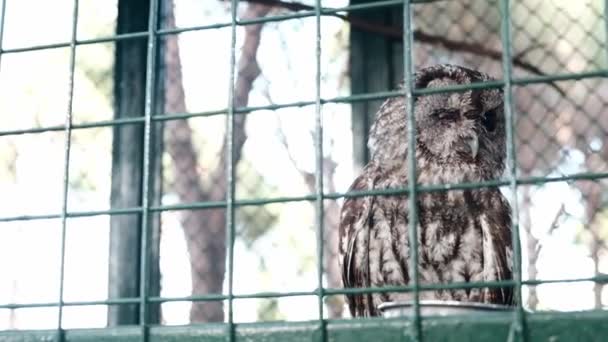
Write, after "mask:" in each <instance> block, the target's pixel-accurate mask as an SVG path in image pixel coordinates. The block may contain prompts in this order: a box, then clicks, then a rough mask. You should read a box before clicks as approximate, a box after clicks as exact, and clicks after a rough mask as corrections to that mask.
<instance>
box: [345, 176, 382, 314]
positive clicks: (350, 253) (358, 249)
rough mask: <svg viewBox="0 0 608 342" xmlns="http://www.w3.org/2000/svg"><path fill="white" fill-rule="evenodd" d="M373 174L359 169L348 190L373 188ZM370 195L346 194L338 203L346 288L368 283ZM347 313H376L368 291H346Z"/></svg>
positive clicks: (372, 197)
mask: <svg viewBox="0 0 608 342" xmlns="http://www.w3.org/2000/svg"><path fill="white" fill-rule="evenodd" d="M373 183H374V181H373V178H372V177H370V175H369V174H368V172H365V171H364V172H363V173H362V175H361V176H359V177H358V178H357V179H356V180H355V181H354V183H353V184H352V185H351V188H350V190H349V192H350V191H364V190H369V189H373V187H374V184H373ZM374 202H375V199H374V196H364V197H350V198H347V199H346V200H345V201H344V204H343V205H342V213H341V215H340V228H339V229H340V262H341V264H342V265H341V266H342V282H343V284H344V287H346V288H355V287H370V286H371V281H370V269H369V238H370V230H371V226H372V225H373V218H372V216H373V215H372V213H373V206H374ZM346 300H347V302H348V306H349V309H350V313H351V315H352V316H353V317H355V316H371V315H375V314H376V308H375V307H374V305H373V303H372V296H371V294H362V295H350V294H347V295H346Z"/></svg>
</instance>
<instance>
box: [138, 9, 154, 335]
mask: <svg viewBox="0 0 608 342" xmlns="http://www.w3.org/2000/svg"><path fill="white" fill-rule="evenodd" d="M158 8H159V6H158V1H157V0H151V1H150V11H149V14H148V16H149V17H148V49H147V53H146V54H147V56H146V59H147V61H146V95H145V108H144V111H145V113H144V117H145V120H144V136H143V139H144V141H143V145H144V151H143V153H144V155H143V165H142V167H143V170H142V171H143V172H142V203H141V206H142V211H141V243H140V256H139V259H140V275H139V297H140V301H139V327H140V329H141V334H142V335H141V336H142V338H141V340H142V341H143V342H146V341H148V340H149V327H148V320H149V319H150V318H149V317H148V316H149V307H148V291H149V287H150V286H149V276H148V273H149V267H148V264H149V250H148V249H149V247H148V245H149V240H150V170H151V165H150V153H151V146H152V143H153V142H152V139H154V138H158V137H153V136H152V111H153V110H154V103H155V96H154V95H155V94H154V89H155V84H156V61H157V55H156V50H157V49H156V47H157V38H158V37H157V35H156V31H155V30H156V28H157V27H158V21H157V20H158Z"/></svg>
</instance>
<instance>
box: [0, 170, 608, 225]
mask: <svg viewBox="0 0 608 342" xmlns="http://www.w3.org/2000/svg"><path fill="white" fill-rule="evenodd" d="M601 179H608V172H602V173H591V172H584V173H576V174H571V175H564V176H554V177H525V178H518V179H516V182H517V184H518V185H544V184H547V183H555V182H572V181H581V180H590V181H596V180H601ZM509 184H510V183H509V181H507V180H495V181H486V182H479V183H460V184H436V185H420V186H419V187H417V191H418V192H436V191H450V190H470V189H483V188H492V187H504V186H508V185H509ZM408 193H409V190H408V189H407V188H395V189H378V190H366V191H349V192H336V193H325V194H323V197H324V198H325V199H339V198H351V197H364V196H395V195H407V194H408ZM315 198H316V195H314V194H311V195H304V196H294V197H276V198H260V199H240V200H238V199H237V200H235V201H234V205H235V206H241V207H244V206H259V205H266V204H276V203H292V202H305V201H314V200H315ZM224 207H226V202H223V201H214V202H193V203H184V204H171V205H161V206H156V207H150V211H152V212H159V211H161V212H162V211H177V210H197V209H215V208H224ZM141 211H142V208H141V207H133V208H123V209H108V210H99V211H80V212H79V211H75V212H68V213H67V217H87V216H100V215H126V214H137V213H140V212H141ZM60 217H61V214H43V215H23V216H7V217H0V222H14V221H32V220H45V219H56V218H60Z"/></svg>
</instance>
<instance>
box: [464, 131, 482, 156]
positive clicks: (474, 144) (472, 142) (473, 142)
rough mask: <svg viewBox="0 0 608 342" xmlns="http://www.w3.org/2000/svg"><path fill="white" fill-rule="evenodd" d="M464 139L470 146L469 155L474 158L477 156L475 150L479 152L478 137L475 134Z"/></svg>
mask: <svg viewBox="0 0 608 342" xmlns="http://www.w3.org/2000/svg"><path fill="white" fill-rule="evenodd" d="M466 141H467V145H469V147H470V148H471V156H473V159H475V158H476V157H477V152H479V138H478V137H477V134H474V135H472V136H471V137H469V138H467V140H466Z"/></svg>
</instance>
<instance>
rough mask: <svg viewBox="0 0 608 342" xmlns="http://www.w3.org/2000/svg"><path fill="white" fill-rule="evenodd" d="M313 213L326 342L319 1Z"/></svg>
mask: <svg viewBox="0 0 608 342" xmlns="http://www.w3.org/2000/svg"><path fill="white" fill-rule="evenodd" d="M315 29H316V33H315V141H314V145H315V208H316V210H315V213H316V226H317V276H318V279H317V286H318V292H317V300H318V306H319V307H318V309H319V329H320V337H319V340H320V341H326V338H327V330H326V326H325V320H324V319H323V312H324V310H323V309H324V304H323V299H324V288H323V257H324V253H323V245H324V243H325V241H324V239H323V237H324V232H325V227H324V222H323V220H324V216H325V206H324V203H323V197H324V195H323V116H322V114H321V0H316V1H315Z"/></svg>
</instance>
